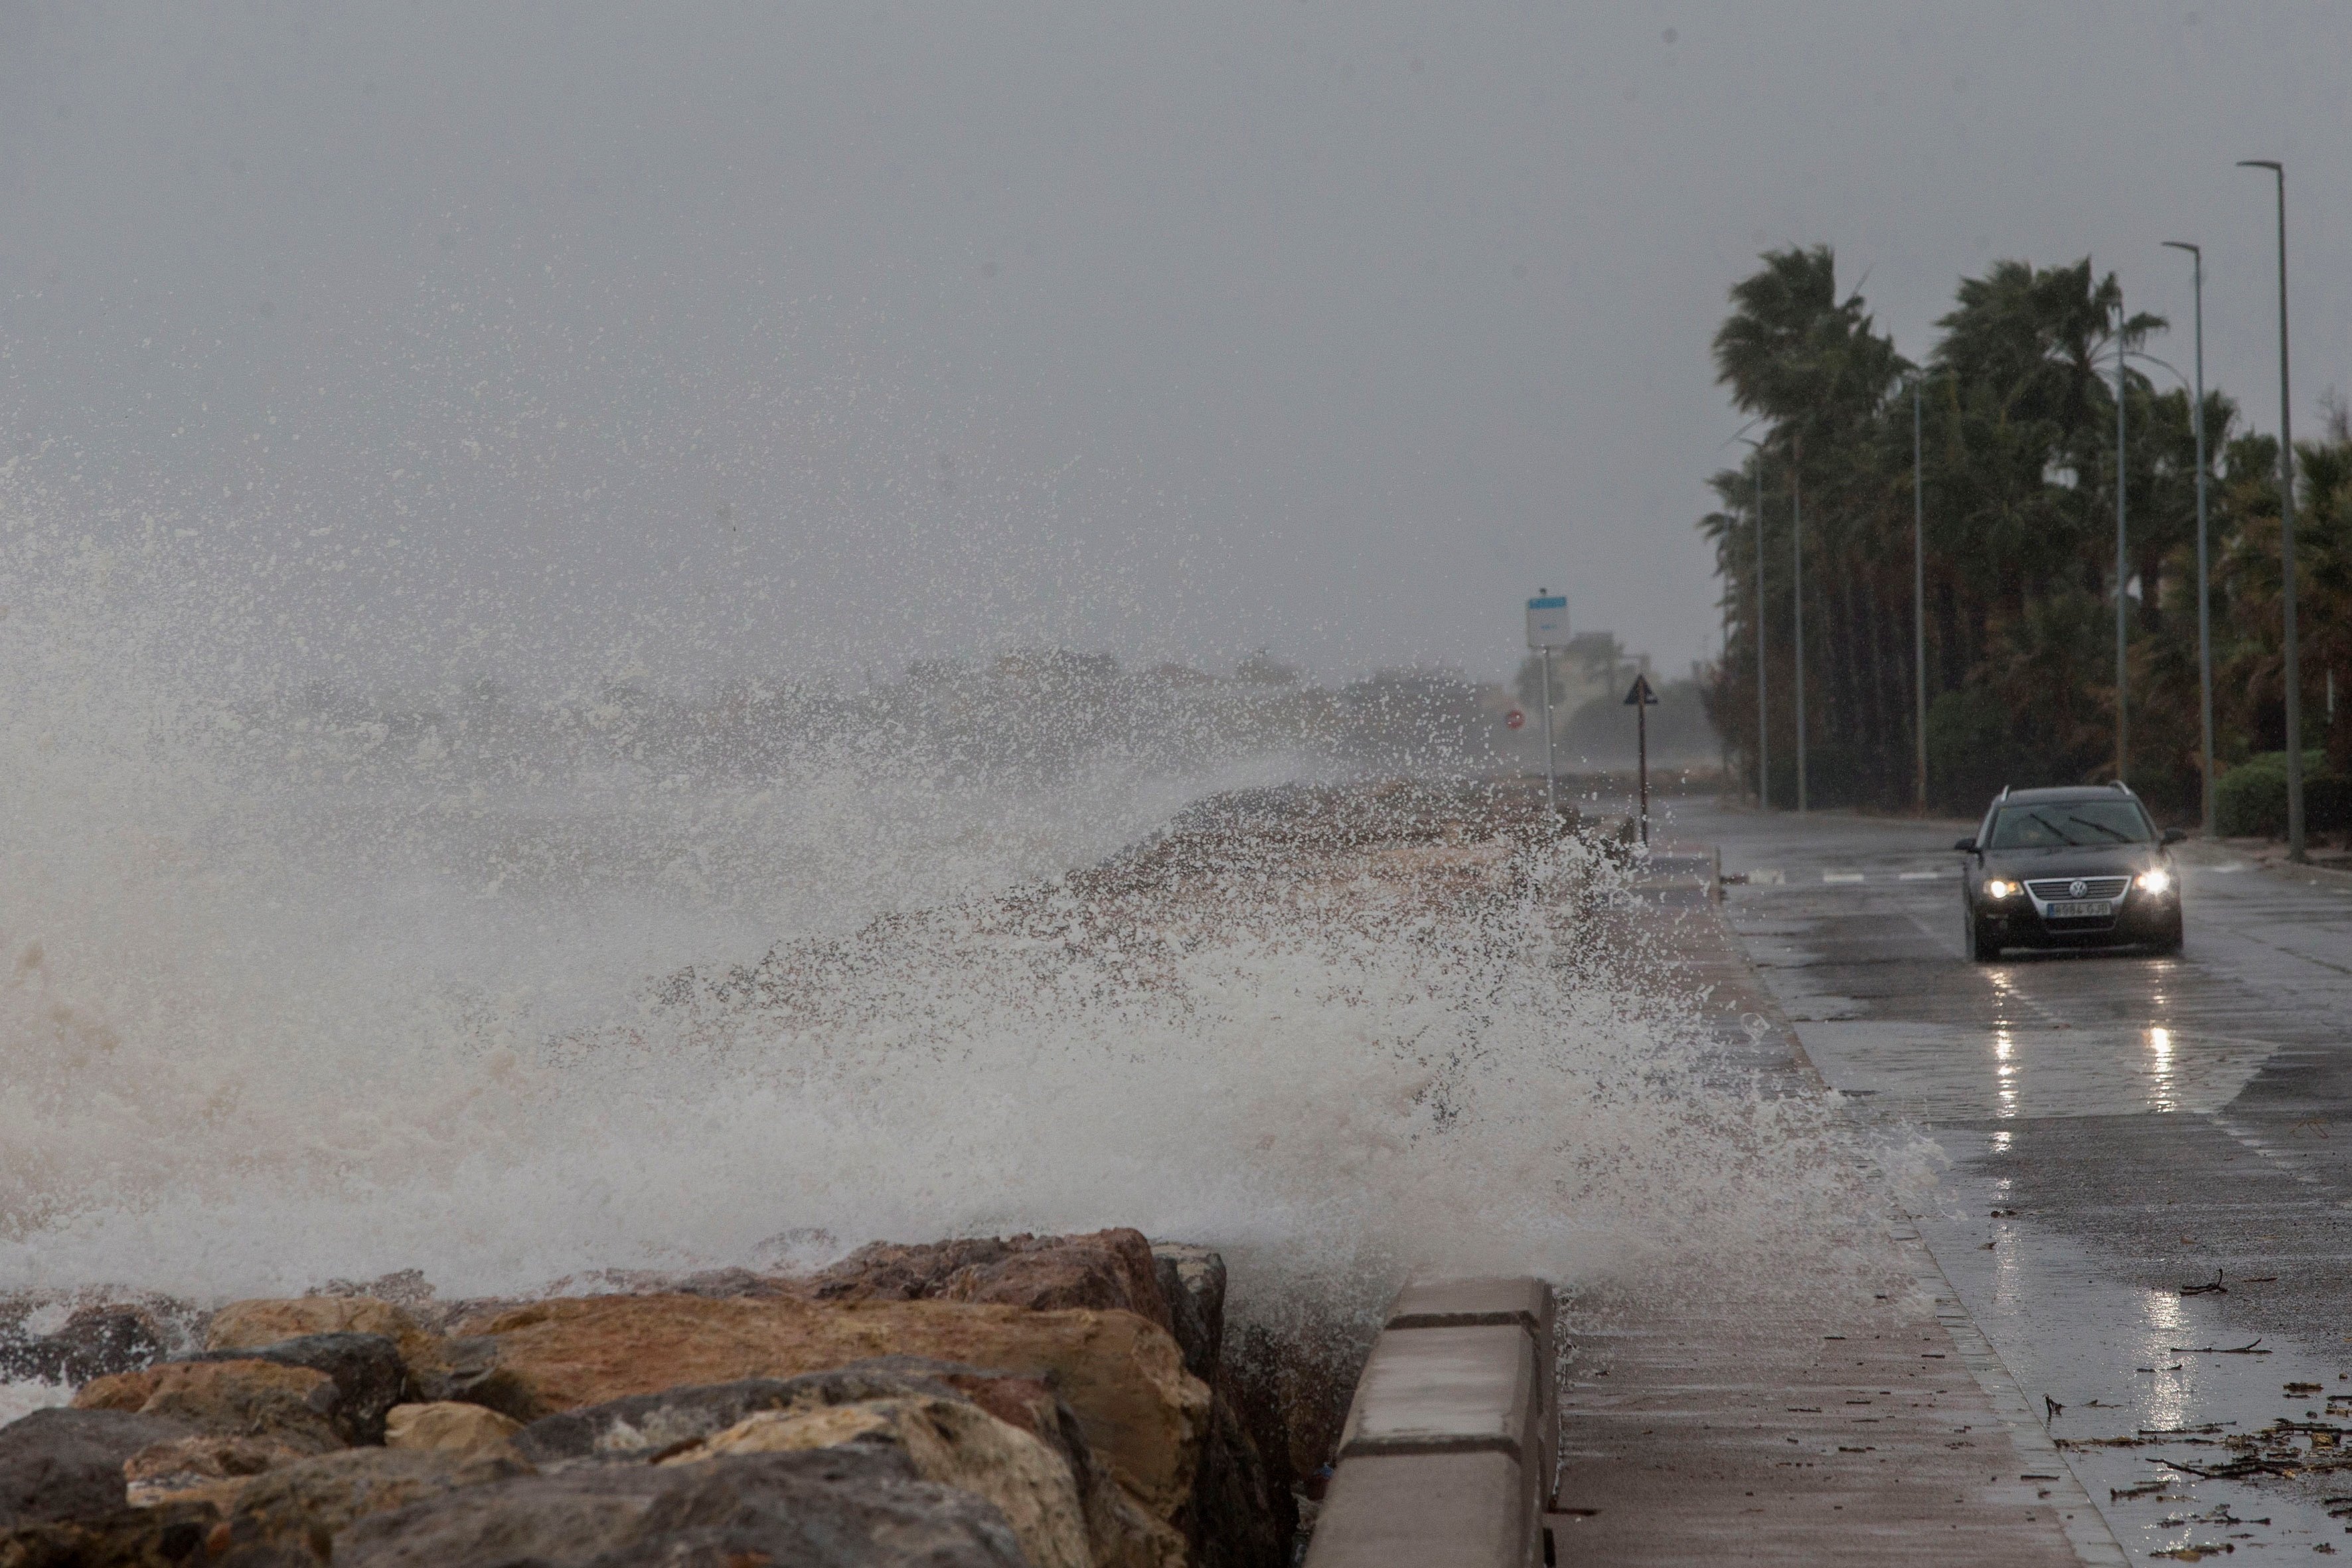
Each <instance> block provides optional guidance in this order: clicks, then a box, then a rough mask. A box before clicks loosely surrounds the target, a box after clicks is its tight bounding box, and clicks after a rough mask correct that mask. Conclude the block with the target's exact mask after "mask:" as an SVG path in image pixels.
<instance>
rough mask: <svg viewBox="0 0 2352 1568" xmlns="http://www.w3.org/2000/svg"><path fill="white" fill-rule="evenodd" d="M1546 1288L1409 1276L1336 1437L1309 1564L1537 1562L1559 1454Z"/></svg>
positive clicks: (1351, 1567) (1448, 1567)
mask: <svg viewBox="0 0 2352 1568" xmlns="http://www.w3.org/2000/svg"><path fill="white" fill-rule="evenodd" d="M1551 1343H1552V1298H1551V1288H1550V1287H1549V1286H1548V1285H1546V1284H1545V1283H1544V1282H1543V1281H1542V1280H1540V1279H1443V1280H1429V1281H1423V1282H1422V1283H1419V1284H1415V1285H1411V1286H1408V1287H1406V1289H1404V1290H1403V1291H1402V1293H1400V1294H1399V1295H1398V1297H1397V1299H1396V1301H1395V1302H1394V1304H1393V1305H1391V1308H1390V1309H1389V1314H1388V1322H1387V1326H1386V1327H1385V1328H1384V1329H1383V1330H1382V1331H1381V1337H1380V1338H1379V1339H1378V1340H1377V1341H1375V1342H1374V1343H1373V1345H1372V1353H1371V1356H1370V1360H1368V1361H1367V1362H1366V1363H1365V1364H1364V1374H1363V1376H1362V1378H1360V1380H1359V1381H1358V1382H1357V1384H1356V1396H1355V1399H1354V1401H1353V1403H1352V1404H1350V1405H1349V1408H1348V1422H1347V1426H1345V1427H1344V1428H1343V1429H1342V1431H1341V1434H1340V1438H1339V1466H1338V1468H1337V1469H1336V1470H1335V1471H1334V1473H1333V1475H1332V1478H1331V1486H1330V1489H1329V1491H1328V1494H1327V1495H1326V1496H1325V1498H1324V1501H1323V1509H1322V1512H1321V1513H1320V1514H1319V1515H1318V1518H1317V1521H1316V1524H1315V1539H1314V1542H1313V1543H1312V1544H1311V1545H1309V1546H1308V1548H1307V1563H1306V1568H1408V1565H1410V1568H1535V1565H1537V1564H1539V1563H1545V1562H1548V1561H1549V1557H1550V1552H1549V1549H1548V1546H1547V1543H1546V1542H1545V1541H1544V1531H1543V1509H1544V1502H1545V1500H1546V1498H1547V1497H1548V1496H1549V1492H1550V1489H1551V1481H1552V1470H1553V1468H1554V1466H1555V1464H1556V1463H1557V1461H1558V1458H1559V1411H1558V1409H1557V1408H1556V1407H1555V1405H1554V1388H1553V1380H1552V1370H1551V1356H1552V1350H1551Z"/></svg>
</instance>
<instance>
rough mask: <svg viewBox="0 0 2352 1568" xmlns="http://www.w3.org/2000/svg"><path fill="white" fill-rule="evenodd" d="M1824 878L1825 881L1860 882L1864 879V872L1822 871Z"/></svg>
mask: <svg viewBox="0 0 2352 1568" xmlns="http://www.w3.org/2000/svg"><path fill="white" fill-rule="evenodd" d="M1861 880H1862V873H1861V872H1859V871H1824V872H1822V881H1824V882H1859V881H1861Z"/></svg>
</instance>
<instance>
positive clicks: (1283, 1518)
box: [1185, 1386, 1298, 1568]
mask: <svg viewBox="0 0 2352 1568" xmlns="http://www.w3.org/2000/svg"><path fill="white" fill-rule="evenodd" d="M1185 1522H1186V1524H1187V1526H1188V1530H1187V1531H1186V1533H1187V1534H1188V1535H1189V1536H1190V1538H1191V1545H1192V1568H1286V1565H1287V1564H1288V1563H1289V1562H1290V1559H1291V1554H1292V1552H1293V1550H1294V1547H1295V1543H1296V1538H1297V1533H1298V1505H1297V1500H1296V1499H1295V1498H1294V1497H1293V1496H1292V1495H1291V1490H1290V1488H1289V1487H1288V1486H1287V1485H1286V1484H1284V1483H1282V1482H1280V1481H1278V1480H1277V1479H1276V1477H1275V1475H1274V1474H1273V1472H1272V1471H1271V1470H1270V1469H1269V1468H1268V1466H1267V1465H1266V1463H1265V1458H1264V1457H1263V1456H1262V1455H1260V1454H1259V1452H1258V1448H1257V1445H1256V1444H1255V1443H1254V1442H1252V1441H1251V1440H1250V1435H1249V1432H1248V1431H1247V1429H1246V1428H1245V1427H1244V1426H1243V1424H1242V1419H1241V1416H1240V1415H1239V1414H1238V1413H1237V1412H1236V1411H1235V1410H1234V1404H1233V1401H1232V1400H1231V1399H1229V1398H1228V1397H1227V1396H1226V1390H1225V1389H1224V1388H1223V1386H1220V1387H1219V1388H1218V1389H1217V1390H1216V1394H1215V1397H1214V1399H1213V1402H1212V1403H1211V1405H1210V1406H1209V1431H1208V1436H1207V1439H1206V1440H1205V1441H1204V1442H1203V1443H1202V1448H1201V1477H1200V1480H1199V1482H1198V1484H1197V1485H1196V1486H1195V1487H1194V1488H1193V1491H1192V1508H1191V1510H1190V1511H1189V1514H1188V1516H1187V1519H1186V1521H1185Z"/></svg>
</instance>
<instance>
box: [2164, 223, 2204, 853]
mask: <svg viewBox="0 0 2352 1568" xmlns="http://www.w3.org/2000/svg"><path fill="white" fill-rule="evenodd" d="M2164 244H2165V245H2167V246H2168V247H2171V248H2172V249H2174V250H2185V251H2187V252H2188V253H2189V259H2190V261H2191V262H2192V263H2193V268H2192V271H2191V273H2190V277H2191V279H2193V281H2194V283H2195V286H2196V300H2197V306H2196V310H2197V391H2196V402H2195V404H2194V405H2191V409H2190V423H2191V425H2192V426H2194V428H2195V429H2196V432H2197V699H2198V708H2199V712H2200V718H2201V720H2202V721H2203V726H2204V750H2203V752H2201V753H2200V757H2201V761H2202V763H2203V769H2204V771H2203V773H2202V775H2201V776H2202V778H2203V780H2204V783H2203V784H2202V785H2201V786H2200V790H2199V794H2200V795H2201V796H2202V797H2203V800H2204V807H2205V811H2204V816H2205V837H2208V838H2210V837H2213V600H2212V594H2211V591H2210V588H2209V586H2208V569H2207V563H2206V545H2205V253H2204V252H2203V251H2202V250H2200V249H2199V248H2198V247H2196V246H2193V245H2191V244H2189V242H2188V241H2187V240H2185V239H2168V240H2166V241H2164Z"/></svg>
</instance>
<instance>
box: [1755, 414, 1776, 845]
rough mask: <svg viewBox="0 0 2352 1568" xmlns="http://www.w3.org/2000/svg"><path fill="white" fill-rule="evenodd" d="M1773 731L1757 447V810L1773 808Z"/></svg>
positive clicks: (1760, 455) (1761, 450)
mask: <svg viewBox="0 0 2352 1568" xmlns="http://www.w3.org/2000/svg"><path fill="white" fill-rule="evenodd" d="M1771 734H1772V731H1771V730H1770V728H1769V726H1768V725H1767V724H1766V722H1765V710H1764V448H1763V447H1761V446H1759V447H1757V448H1756V809H1757V810H1759V811H1769V810H1770V809H1771V808H1772V742H1771Z"/></svg>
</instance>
